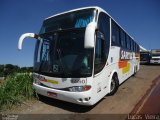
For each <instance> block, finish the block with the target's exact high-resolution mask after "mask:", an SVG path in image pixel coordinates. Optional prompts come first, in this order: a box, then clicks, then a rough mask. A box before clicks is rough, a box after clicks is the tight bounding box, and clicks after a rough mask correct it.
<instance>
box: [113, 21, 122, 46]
mask: <svg viewBox="0 0 160 120" xmlns="http://www.w3.org/2000/svg"><path fill="white" fill-rule="evenodd" d="M119 37H120V36H119V27H118V25H117V24H116V23H115V22H114V21H112V45H119V44H120V40H119Z"/></svg>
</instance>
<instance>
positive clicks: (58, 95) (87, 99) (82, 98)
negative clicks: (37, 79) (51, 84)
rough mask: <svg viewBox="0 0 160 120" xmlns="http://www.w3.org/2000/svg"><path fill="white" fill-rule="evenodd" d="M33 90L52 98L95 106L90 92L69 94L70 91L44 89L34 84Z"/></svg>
mask: <svg viewBox="0 0 160 120" xmlns="http://www.w3.org/2000/svg"><path fill="white" fill-rule="evenodd" d="M33 88H34V89H35V91H36V92H37V93H38V94H40V95H43V96H47V97H50V98H54V99H58V100H62V101H67V102H71V103H75V104H80V105H86V106H91V105H94V104H95V102H93V100H92V97H91V91H90V90H89V91H85V92H69V91H63V90H57V89H53V88H48V87H44V86H41V85H38V84H36V83H33Z"/></svg>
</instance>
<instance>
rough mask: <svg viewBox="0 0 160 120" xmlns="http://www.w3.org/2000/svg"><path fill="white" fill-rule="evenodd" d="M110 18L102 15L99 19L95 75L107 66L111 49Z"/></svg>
mask: <svg viewBox="0 0 160 120" xmlns="http://www.w3.org/2000/svg"><path fill="white" fill-rule="evenodd" d="M109 23H110V22H109V17H108V16H107V15H106V14H105V13H100V14H99V18H98V31H97V33H96V48H95V63H94V64H95V68H94V73H95V74H96V73H98V72H100V71H101V70H102V69H103V67H104V66H105V63H106V60H107V58H108V53H109V47H110V24H109Z"/></svg>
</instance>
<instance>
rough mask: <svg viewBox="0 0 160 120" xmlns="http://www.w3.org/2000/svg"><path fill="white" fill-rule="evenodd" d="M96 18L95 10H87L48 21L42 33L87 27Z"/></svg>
mask: <svg viewBox="0 0 160 120" xmlns="http://www.w3.org/2000/svg"><path fill="white" fill-rule="evenodd" d="M93 18H94V9H85V10H79V11H74V12H69V13H66V14H62V15H58V16H55V17H51V18H49V19H46V20H45V21H44V23H43V26H42V28H41V31H40V33H41V34H42V33H46V32H50V31H55V30H62V29H70V28H82V27H86V26H87V25H88V24H89V23H90V22H91V21H93Z"/></svg>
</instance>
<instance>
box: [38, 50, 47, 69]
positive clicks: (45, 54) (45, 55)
mask: <svg viewBox="0 0 160 120" xmlns="http://www.w3.org/2000/svg"><path fill="white" fill-rule="evenodd" d="M48 52H49V50H48V49H46V51H45V53H44V56H43V58H42V60H41V63H40V65H39V72H40V71H41V68H42V65H43V64H44V62H45V60H44V59H46V57H47V54H48Z"/></svg>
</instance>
